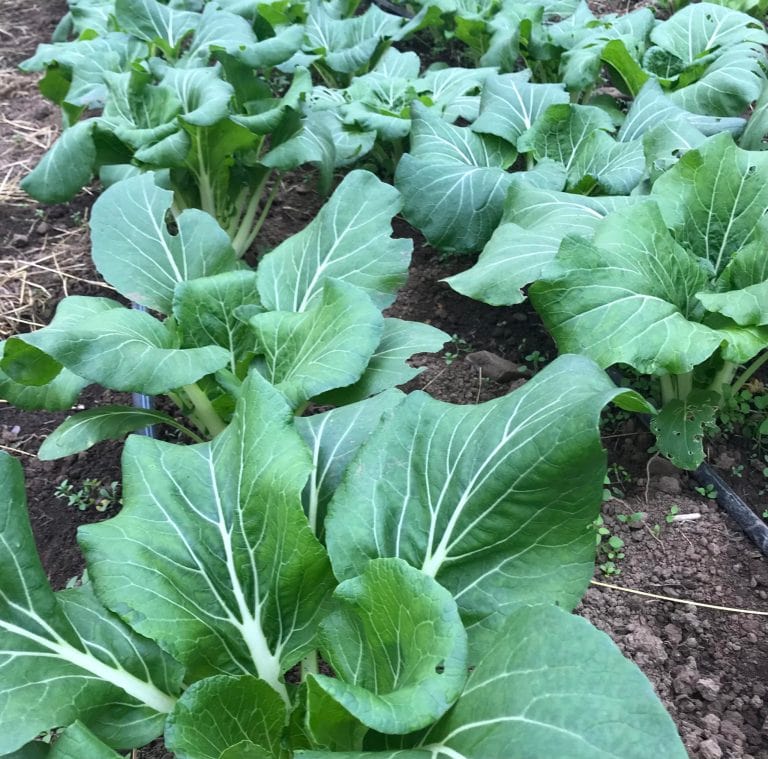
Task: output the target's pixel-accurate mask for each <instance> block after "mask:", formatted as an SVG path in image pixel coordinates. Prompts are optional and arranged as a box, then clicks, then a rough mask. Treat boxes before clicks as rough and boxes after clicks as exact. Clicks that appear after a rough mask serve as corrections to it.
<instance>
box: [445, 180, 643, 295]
mask: <svg viewBox="0 0 768 759" xmlns="http://www.w3.org/2000/svg"><path fill="white" fill-rule="evenodd" d="M634 202H636V201H635V200H634V198H624V197H615V198H613V197H591V196H586V195H583V196H579V195H574V194H571V193H565V192H556V191H554V190H546V189H539V188H536V187H533V186H531V185H530V184H529V183H527V182H524V181H519V180H516V181H515V182H514V183H513V185H512V187H511V188H510V191H509V195H508V196H507V201H506V204H505V210H504V216H503V218H502V222H501V224H499V226H498V227H497V228H496V230H495V231H494V233H493V235H492V236H491V239H490V240H489V241H488V243H487V245H486V246H485V248H483V252H482V253H481V255H480V258H479V259H478V260H477V263H476V264H475V265H474V266H473V267H472V268H471V269H467V271H463V272H461V273H460V274H454V275H453V276H452V277H448V278H447V279H446V280H445V281H446V282H447V283H448V284H449V285H450V286H451V287H452V288H453V289H454V290H456V291H457V292H459V293H462V295H467V296H469V297H470V298H476V299H477V300H482V301H483V302H485V303H490V304H491V305H492V306H503V305H511V304H513V303H521V302H522V301H523V300H524V298H525V296H524V294H523V291H522V288H523V287H525V286H526V285H528V284H530V283H531V282H535V281H536V280H537V279H539V277H541V276H542V274H544V272H545V271H547V269H548V268H549V267H550V266H551V265H552V263H553V261H554V260H555V256H556V254H557V251H558V249H559V247H560V243H561V242H562V240H563V238H564V237H565V236H566V235H568V234H578V235H580V236H581V237H584V238H586V239H591V237H592V234H593V231H594V229H595V227H596V226H597V224H598V223H599V222H600V220H601V219H603V218H604V217H605V215H606V214H608V213H610V212H611V211H613V210H616V209H617V208H623V207H624V206H627V205H630V204H631V203H634Z"/></svg>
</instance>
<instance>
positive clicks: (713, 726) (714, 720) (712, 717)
mask: <svg viewBox="0 0 768 759" xmlns="http://www.w3.org/2000/svg"><path fill="white" fill-rule="evenodd" d="M701 726H702V727H703V728H704V729H705V730H706V731H707V732H708V733H709V734H710V735H717V734H718V733H719V732H720V717H718V716H717V715H716V714H705V715H704V716H703V717H702V718H701Z"/></svg>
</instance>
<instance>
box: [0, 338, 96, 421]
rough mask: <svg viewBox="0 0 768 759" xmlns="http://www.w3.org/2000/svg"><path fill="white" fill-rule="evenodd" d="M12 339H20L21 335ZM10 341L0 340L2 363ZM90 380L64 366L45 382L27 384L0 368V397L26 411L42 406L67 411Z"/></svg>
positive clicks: (1, 363) (35, 409)
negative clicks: (41, 383)
mask: <svg viewBox="0 0 768 759" xmlns="http://www.w3.org/2000/svg"><path fill="white" fill-rule="evenodd" d="M11 339H12V340H14V341H17V342H21V341H20V340H18V338H11ZM7 343H8V341H6V340H3V341H2V342H0V367H2V365H3V362H4V361H5V360H6V359H5V350H6V345H7ZM87 384H88V380H85V379H83V378H82V377H78V376H77V375H76V374H73V373H72V372H70V371H69V370H68V369H64V368H63V367H62V368H61V370H60V371H59V372H58V373H57V374H56V376H55V377H53V379H51V381H50V382H47V383H45V384H43V385H37V384H35V385H27V384H23V383H21V382H17V381H16V380H14V379H13V378H11V377H9V376H8V375H7V374H6V373H5V372H4V371H3V370H2V368H0V398H3V399H4V400H6V401H8V402H9V403H12V404H13V405H14V406H16V407H17V408H21V409H25V410H26V411H37V410H39V409H48V410H49V411H66V410H67V409H69V408H71V407H72V405H73V404H74V402H75V401H76V400H77V397H78V396H79V395H80V392H81V390H82V389H83V388H84V387H85V386H86V385H87Z"/></svg>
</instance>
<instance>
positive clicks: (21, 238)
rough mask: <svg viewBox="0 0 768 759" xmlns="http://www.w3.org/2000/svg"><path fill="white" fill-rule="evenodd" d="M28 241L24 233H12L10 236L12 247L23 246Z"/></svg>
mask: <svg viewBox="0 0 768 759" xmlns="http://www.w3.org/2000/svg"><path fill="white" fill-rule="evenodd" d="M28 242H29V237H27V236H26V235H14V236H13V237H12V238H11V245H13V247H14V248H24V247H26V245H27V243H28Z"/></svg>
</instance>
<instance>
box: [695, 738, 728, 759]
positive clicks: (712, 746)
mask: <svg viewBox="0 0 768 759" xmlns="http://www.w3.org/2000/svg"><path fill="white" fill-rule="evenodd" d="M699 755H700V756H701V759H721V757H722V756H723V750H722V749H721V748H720V746H719V744H718V742H717V741H716V740H715V739H714V738H707V740H705V741H702V742H701V743H700V744H699Z"/></svg>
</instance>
